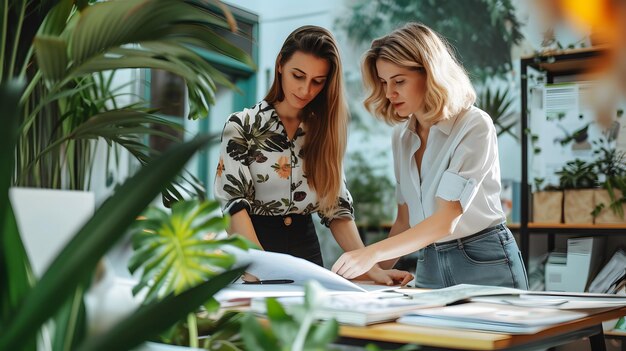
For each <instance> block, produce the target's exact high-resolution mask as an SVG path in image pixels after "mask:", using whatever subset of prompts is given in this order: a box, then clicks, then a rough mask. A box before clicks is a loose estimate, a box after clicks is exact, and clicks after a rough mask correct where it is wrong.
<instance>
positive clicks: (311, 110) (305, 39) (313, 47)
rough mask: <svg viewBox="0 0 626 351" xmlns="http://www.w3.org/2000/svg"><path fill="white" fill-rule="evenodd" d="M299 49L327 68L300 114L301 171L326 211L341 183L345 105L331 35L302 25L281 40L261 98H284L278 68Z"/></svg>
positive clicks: (336, 50) (333, 205)
mask: <svg viewBox="0 0 626 351" xmlns="http://www.w3.org/2000/svg"><path fill="white" fill-rule="evenodd" d="M296 52H302V53H305V54H311V55H313V56H315V57H318V58H321V59H324V60H326V61H327V62H328V64H329V66H330V69H329V71H328V77H327V78H326V83H325V84H324V87H323V88H322V90H321V91H320V92H319V94H318V95H317V96H316V97H315V99H313V101H311V102H309V103H308V105H306V106H305V107H304V108H303V109H302V111H300V117H301V118H302V123H304V125H305V126H306V135H305V139H304V146H303V150H304V157H303V159H304V162H303V167H304V173H305V174H306V176H307V181H308V183H309V185H310V186H311V188H313V189H314V190H315V192H316V193H317V196H318V203H319V211H320V212H321V213H323V214H330V213H331V211H332V210H333V209H334V208H336V206H337V205H338V198H339V195H340V192H341V185H342V183H343V168H342V167H343V156H344V153H345V151H346V144H347V139H348V120H349V114H348V105H347V102H346V99H345V95H344V88H343V80H342V67H341V59H340V57H339V48H338V46H337V43H336V42H335V38H334V37H333V36H332V34H331V33H330V32H329V31H328V30H326V29H324V28H322V27H318V26H302V27H300V28H298V29H296V30H294V31H293V32H292V33H291V34H290V35H289V36H288V37H287V39H285V42H284V43H283V46H282V48H281V49H280V53H279V54H278V57H277V58H276V65H275V67H274V82H273V83H272V86H271V87H270V89H269V92H268V93H267V96H265V101H267V102H268V103H270V104H272V105H273V104H275V103H277V102H279V101H283V100H284V99H285V94H284V91H283V87H282V83H281V74H280V72H279V70H278V67H279V66H281V65H284V64H285V63H286V62H287V61H289V60H290V59H291V57H292V56H293V54H294V53H296Z"/></svg>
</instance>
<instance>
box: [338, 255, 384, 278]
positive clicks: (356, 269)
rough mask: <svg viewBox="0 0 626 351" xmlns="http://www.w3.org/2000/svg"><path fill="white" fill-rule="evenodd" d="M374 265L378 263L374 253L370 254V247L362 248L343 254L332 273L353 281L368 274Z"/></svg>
mask: <svg viewBox="0 0 626 351" xmlns="http://www.w3.org/2000/svg"><path fill="white" fill-rule="evenodd" d="M376 263H378V260H377V259H376V254H375V252H370V247H364V248H362V249H357V250H354V251H349V252H345V253H344V254H343V255H341V257H339V259H338V260H337V262H335V264H334V265H333V268H332V271H333V272H334V273H337V274H339V275H341V276H343V277H344V278H346V279H354V278H356V277H358V276H360V275H361V274H363V273H365V272H368V271H369V270H370V269H371V268H372V267H373V266H374V265H375V264H376Z"/></svg>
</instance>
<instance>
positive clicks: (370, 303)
mask: <svg viewBox="0 0 626 351" xmlns="http://www.w3.org/2000/svg"><path fill="white" fill-rule="evenodd" d="M277 301H278V302H279V303H280V304H281V305H282V306H283V308H285V310H286V311H287V312H289V313H293V312H295V311H297V310H298V309H301V308H303V304H304V298H303V297H281V298H278V299H277ZM424 307H429V306H426V305H425V304H423V303H420V302H418V301H416V300H414V299H411V298H409V297H406V296H404V295H402V294H399V293H395V292H382V293H367V294H364V293H357V294H342V295H327V296H324V297H323V298H322V299H321V302H320V303H319V305H318V306H317V307H316V308H315V310H314V317H315V318H317V319H332V318H334V319H335V320H337V322H339V323H341V324H350V325H358V326H365V325H369V324H374V323H381V322H388V321H393V320H396V319H397V318H398V317H400V316H401V315H402V314H404V313H406V312H408V311H412V310H414V309H416V308H424ZM250 309H251V310H252V311H253V312H256V313H261V314H265V313H266V303H265V299H252V303H251V304H250Z"/></svg>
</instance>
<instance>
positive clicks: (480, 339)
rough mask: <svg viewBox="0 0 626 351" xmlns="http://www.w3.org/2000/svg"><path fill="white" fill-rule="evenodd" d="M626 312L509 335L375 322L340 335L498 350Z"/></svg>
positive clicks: (344, 330) (342, 330)
mask: <svg viewBox="0 0 626 351" xmlns="http://www.w3.org/2000/svg"><path fill="white" fill-rule="evenodd" d="M625 314H626V307H622V308H619V309H615V310H610V311H605V312H600V313H597V314H595V315H591V316H588V317H585V318H582V319H579V320H575V321H571V322H567V323H562V324H559V325H556V326H553V327H550V328H548V329H546V330H543V331H540V332H538V333H536V334H523V335H510V334H497V333H488V332H478V331H469V330H461V329H446V328H434V327H420V326H412V325H406V324H399V323H384V324H375V325H371V326H369V327H353V326H346V325H342V326H341V327H340V329H339V335H340V336H342V337H348V338H355V339H365V340H372V341H384V342H395V343H401V344H418V345H425V346H434V347H448V348H459V349H465V350H499V349H504V348H509V347H514V346H519V345H522V344H526V343H530V342H533V341H537V340H540V339H545V338H549V337H552V336H557V335H562V334H565V333H567V332H571V331H575V330H582V329H585V328H590V327H593V326H595V325H599V324H601V323H602V322H603V321H606V320H611V319H614V318H619V317H621V316H623V315H625Z"/></svg>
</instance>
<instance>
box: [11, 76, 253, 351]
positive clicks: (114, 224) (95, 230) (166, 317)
mask: <svg viewBox="0 0 626 351" xmlns="http://www.w3.org/2000/svg"><path fill="white" fill-rule="evenodd" d="M22 89H23V85H21V84H19V83H16V82H14V81H10V82H8V83H2V84H0V106H3V108H4V109H5V110H4V111H3V113H2V114H0V122H2V124H3V128H0V169H2V170H3V171H2V172H0V230H1V232H0V233H1V235H0V307H1V308H0V330H2V332H1V333H0V350H36V349H37V345H36V340H37V338H36V335H37V333H38V332H39V331H40V330H42V328H43V327H44V325H45V324H47V321H48V320H49V319H50V318H52V317H54V316H55V314H57V312H58V311H60V310H61V309H62V308H64V306H65V305H66V302H67V301H68V299H69V300H71V299H73V297H74V296H75V295H76V292H77V291H79V290H80V288H81V286H82V285H83V284H84V282H85V281H86V280H88V279H89V277H90V275H91V273H92V272H93V270H94V268H95V266H96V264H97V262H98V260H99V259H100V257H102V255H103V254H104V253H105V252H106V251H107V250H108V249H109V248H110V247H111V246H112V245H113V244H114V243H115V242H116V240H118V239H119V238H120V237H121V236H122V235H123V234H124V232H125V229H126V228H127V227H128V226H129V225H130V224H131V223H133V221H134V220H135V218H136V216H137V215H138V214H140V213H141V211H142V210H143V209H144V208H145V207H146V206H147V205H148V204H149V203H150V202H151V201H152V200H153V199H154V197H155V196H156V195H157V194H158V193H159V191H160V190H161V188H162V187H163V186H164V184H165V183H166V182H168V181H169V180H170V179H172V178H173V177H174V176H175V175H176V174H177V173H178V172H180V170H181V169H182V168H183V167H184V165H185V164H186V162H187V161H188V160H189V159H190V158H191V156H193V155H194V153H195V152H196V151H198V149H199V148H201V147H202V146H204V145H206V143H207V142H208V138H207V137H202V138H196V139H194V140H192V141H190V142H188V143H186V144H182V145H178V146H177V147H175V148H173V149H171V150H169V151H167V152H166V153H164V154H163V155H162V156H160V157H159V158H158V159H155V160H153V161H152V162H150V163H149V164H148V165H146V166H145V167H143V168H142V169H141V170H140V171H139V172H138V173H137V174H136V175H135V176H133V177H132V178H130V179H128V180H127V181H126V183H124V184H123V185H122V186H121V187H120V188H119V189H118V191H117V192H116V193H115V194H114V195H113V196H112V197H111V198H110V199H108V200H107V201H106V202H105V203H104V204H103V205H102V206H101V207H100V208H99V209H98V210H97V211H96V213H95V214H94V216H93V217H92V218H91V219H90V220H89V221H88V222H87V223H86V224H85V226H84V227H83V228H82V229H80V230H79V232H78V233H77V234H76V235H75V236H74V237H73V238H72V239H71V240H70V242H69V243H68V244H67V245H66V246H65V247H64V248H63V249H62V250H61V252H60V253H59V255H58V256H57V257H56V258H55V260H54V261H53V262H52V263H51V264H50V267H49V268H48V270H47V271H46V272H45V273H44V274H43V275H42V277H41V279H39V281H37V282H33V281H32V278H31V276H30V274H29V271H30V270H29V265H28V258H27V256H26V253H25V250H24V247H23V245H22V241H21V239H20V234H19V231H18V228H17V224H16V221H15V216H14V215H13V211H12V209H11V204H10V202H9V187H10V182H11V174H12V168H13V166H14V162H13V158H14V156H15V152H14V150H15V143H16V140H17V134H16V133H15V131H16V129H17V127H18V124H17V119H16V118H15V115H16V114H17V113H19V110H20V108H21V105H20V104H19V103H18V100H19V97H20V96H21V93H22V91H23V90H22ZM242 273H243V269H238V270H237V269H236V270H232V271H226V272H224V273H222V274H220V275H218V276H215V277H214V278H212V279H211V280H209V281H206V282H203V283H201V284H199V285H197V286H195V287H193V288H191V289H189V290H186V291H184V292H182V293H180V294H179V295H177V296H173V295H169V296H168V297H166V298H164V299H163V300H161V301H160V302H159V303H152V304H148V305H146V306H143V307H141V308H140V309H139V310H137V311H136V312H135V313H134V314H133V315H132V316H130V317H129V318H128V319H126V320H124V321H122V322H121V323H119V324H117V325H116V326H115V327H114V328H113V329H112V330H111V331H109V332H108V333H106V334H105V335H102V336H100V337H92V338H89V339H84V338H81V337H80V336H79V335H76V332H79V330H80V327H78V326H77V324H75V322H78V323H79V324H80V321H76V320H71V319H69V320H68V323H66V324H61V323H56V324H55V329H56V332H55V333H56V335H57V336H61V339H64V340H62V341H63V342H57V340H56V338H55V342H54V344H53V348H52V349H53V350H76V349H78V350H127V349H130V348H133V347H134V346H136V345H137V344H138V343H140V342H141V341H143V340H146V339H147V338H149V337H151V336H153V335H155V334H156V333H158V332H160V331H162V330H164V329H166V328H168V327H169V326H171V325H172V324H173V323H174V322H176V321H178V320H179V319H181V318H183V317H184V316H185V315H186V314H187V313H188V312H190V311H193V310H194V309H196V308H197V306H198V305H200V304H201V303H203V302H204V301H206V299H208V298H210V297H211V296H212V295H213V294H214V293H215V292H217V291H218V290H219V289H221V288H222V287H224V286H226V285H227V284H229V283H230V282H231V281H232V280H233V279H235V278H237V277H238V276H240V275H241V274H242ZM77 305H78V304H77ZM70 322H71V323H70Z"/></svg>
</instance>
